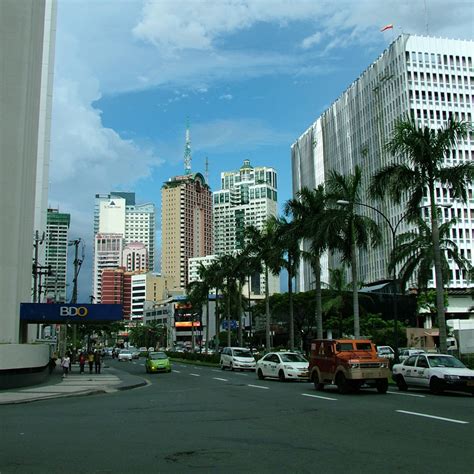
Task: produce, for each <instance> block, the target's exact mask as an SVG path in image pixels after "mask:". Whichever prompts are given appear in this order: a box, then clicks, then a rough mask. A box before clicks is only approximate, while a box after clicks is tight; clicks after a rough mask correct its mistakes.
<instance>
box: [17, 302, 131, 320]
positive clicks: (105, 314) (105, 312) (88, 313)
mask: <svg viewBox="0 0 474 474" xmlns="http://www.w3.org/2000/svg"><path fill="white" fill-rule="evenodd" d="M122 319H123V306H122V305H121V304H67V303H64V304H62V303H59V304H57V303H55V304H49V303H21V304H20V321H23V322H27V323H41V324H46V323H48V324H49V323H59V324H60V323H67V324H89V323H107V322H114V321H121V320H122Z"/></svg>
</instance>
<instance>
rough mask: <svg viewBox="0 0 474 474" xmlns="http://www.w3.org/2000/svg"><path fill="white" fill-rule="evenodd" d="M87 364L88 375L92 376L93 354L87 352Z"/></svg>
mask: <svg viewBox="0 0 474 474" xmlns="http://www.w3.org/2000/svg"><path fill="white" fill-rule="evenodd" d="M87 362H88V363H89V373H90V374H92V367H93V366H94V354H93V353H92V351H89V353H88V354H87Z"/></svg>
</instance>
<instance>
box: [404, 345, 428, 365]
mask: <svg viewBox="0 0 474 474" xmlns="http://www.w3.org/2000/svg"><path fill="white" fill-rule="evenodd" d="M424 353H425V351H424V349H415V348H413V349H400V350H399V351H398V360H399V361H400V362H403V361H404V360H406V359H408V357H410V356H412V355H416V354H424Z"/></svg>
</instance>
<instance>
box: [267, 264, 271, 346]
mask: <svg viewBox="0 0 474 474" xmlns="http://www.w3.org/2000/svg"><path fill="white" fill-rule="evenodd" d="M269 292H270V291H269V289H268V266H267V265H265V319H266V321H265V345H266V349H267V351H269V352H270V351H271V350H272V344H271V341H270V327H271V325H270V296H269Z"/></svg>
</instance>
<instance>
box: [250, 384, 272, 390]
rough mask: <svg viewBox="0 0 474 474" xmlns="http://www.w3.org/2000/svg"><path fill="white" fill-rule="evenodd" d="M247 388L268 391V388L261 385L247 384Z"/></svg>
mask: <svg viewBox="0 0 474 474" xmlns="http://www.w3.org/2000/svg"><path fill="white" fill-rule="evenodd" d="M247 387H253V388H263V389H264V390H268V387H262V385H252V384H250V383H249V384H247Z"/></svg>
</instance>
